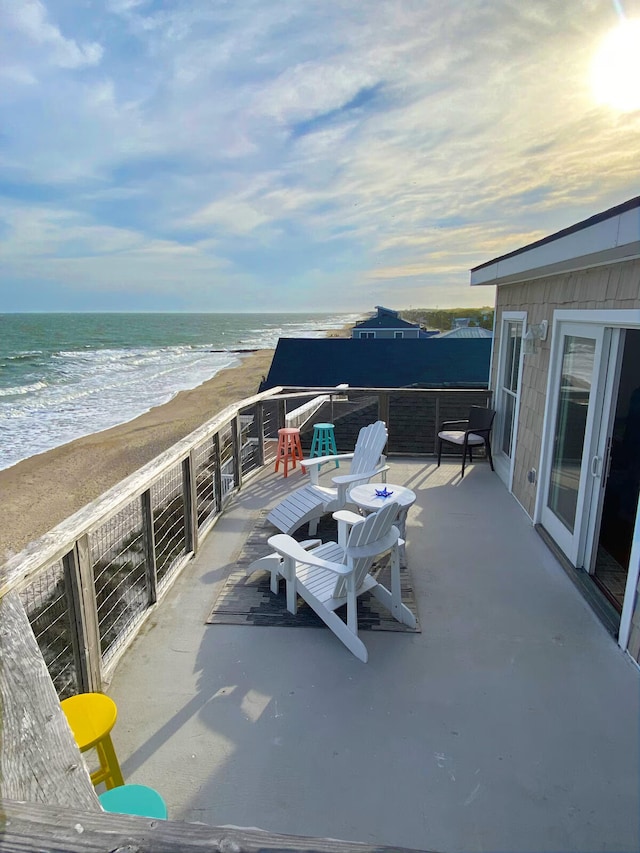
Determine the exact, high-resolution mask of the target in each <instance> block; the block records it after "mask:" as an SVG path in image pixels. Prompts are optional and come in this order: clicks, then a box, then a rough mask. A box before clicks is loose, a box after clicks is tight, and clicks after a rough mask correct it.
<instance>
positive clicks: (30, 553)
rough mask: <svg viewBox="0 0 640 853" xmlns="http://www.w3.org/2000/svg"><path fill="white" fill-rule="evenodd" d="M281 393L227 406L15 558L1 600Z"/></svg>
mask: <svg viewBox="0 0 640 853" xmlns="http://www.w3.org/2000/svg"><path fill="white" fill-rule="evenodd" d="M280 390H281V389H280V388H272V389H271V390H269V391H263V392H262V393H261V394H256V395H254V396H253V397H248V398H246V399H245V400H241V401H240V402H239V403H235V404H234V405H232V406H227V408H226V409H223V411H222V412H220V413H219V414H218V415H216V416H215V417H214V418H212V419H211V420H210V421H207V423H205V424H203V425H202V426H200V427H198V429H196V430H194V431H193V432H192V433H190V434H189V435H187V436H186V437H185V438H183V439H181V440H180V441H178V442H176V444H174V445H172V446H171V447H170V448H169V449H168V450H165V452H164V453H161V454H160V455H159V456H157V457H156V458H155V459H152V460H151V461H150V462H148V463H147V464H146V465H143V467H142V468H140V469H138V470H137V471H134V473H133V474H131V475H130V476H129V477H126V478H125V479H124V480H122V481H121V482H119V483H117V484H116V485H115V486H113V488H111V489H109V490H108V491H107V492H105V493H104V494H103V495H100V497H99V498H96V500H94V501H92V502H91V503H89V504H87V505H86V506H84V507H82V509H80V510H78V512H76V513H74V514H73V515H71V516H69V518H67V519H65V521H63V522H61V523H60V524H58V525H56V527H54V528H53V529H52V530H50V531H49V532H48V533H45V534H44V535H43V536H41V537H40V538H39V539H36V540H34V541H33V542H31V543H30V544H29V545H27V547H26V548H25V549H24V550H23V551H21V552H20V553H19V554H16V555H15V556H13V557H12V558H11V559H10V560H8V561H7V562H6V563H5V564H4V566H3V567H2V568H0V598H2V596H3V595H5V594H6V593H7V592H8V591H9V590H10V589H15V588H19V587H22V586H23V585H25V584H26V583H27V582H28V581H29V579H30V578H31V577H33V575H34V574H36V573H37V572H38V571H39V570H40V568H41V567H42V566H44V565H47V564H49V563H53V562H55V561H56V560H59V559H61V558H62V557H63V556H64V555H65V554H66V553H67V552H68V550H69V543H73V542H74V541H75V540H76V539H78V538H79V537H80V536H82V535H83V534H86V533H90V532H91V531H92V530H95V529H96V528H97V527H100V525H101V524H103V523H104V521H105V520H106V519H107V518H108V517H110V516H111V515H113V514H114V513H115V512H116V511H117V509H118V508H119V507H121V506H124V505H125V504H126V503H127V502H128V501H131V500H133V499H134V498H136V497H138V496H139V495H141V494H142V493H143V492H144V491H145V490H146V489H148V488H149V481H150V479H151V478H154V479H155V478H157V477H158V476H160V475H161V474H163V473H164V472H165V471H167V470H169V469H170V468H172V467H173V466H174V465H177V464H178V463H181V462H182V461H183V460H184V459H186V458H187V457H188V456H189V453H190V451H191V449H192V448H193V447H194V446H196V445H198V444H199V443H200V442H201V441H204V440H205V439H206V438H208V437H209V436H211V435H212V434H214V433H215V432H217V431H218V430H220V429H221V428H222V427H224V426H226V425H227V424H228V423H231V422H232V421H233V419H234V418H235V417H236V416H237V414H238V411H239V409H244V408H247V407H249V406H251V405H255V404H256V403H259V402H261V401H263V400H268V399H270V398H271V397H273V396H275V394H277V393H279V392H280Z"/></svg>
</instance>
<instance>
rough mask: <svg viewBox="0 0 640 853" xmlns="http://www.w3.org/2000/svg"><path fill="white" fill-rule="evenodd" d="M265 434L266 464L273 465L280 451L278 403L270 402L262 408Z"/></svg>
mask: <svg viewBox="0 0 640 853" xmlns="http://www.w3.org/2000/svg"><path fill="white" fill-rule="evenodd" d="M262 419H263V432H264V462H265V465H272V464H273V463H274V462H275V461H276V451H277V449H278V403H277V402H275V401H273V400H268V401H267V402H266V403H264V404H263V406H262Z"/></svg>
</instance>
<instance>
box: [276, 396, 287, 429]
mask: <svg viewBox="0 0 640 853" xmlns="http://www.w3.org/2000/svg"><path fill="white" fill-rule="evenodd" d="M286 425H287V401H286V399H285V398H284V397H281V398H280V399H279V400H278V429H282V428H283V427H285V426H286Z"/></svg>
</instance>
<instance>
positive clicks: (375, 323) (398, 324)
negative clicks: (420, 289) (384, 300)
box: [351, 305, 427, 340]
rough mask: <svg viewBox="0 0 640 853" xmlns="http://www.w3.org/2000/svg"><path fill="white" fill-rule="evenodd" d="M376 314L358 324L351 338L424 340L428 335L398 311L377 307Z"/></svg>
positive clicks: (352, 331)
mask: <svg viewBox="0 0 640 853" xmlns="http://www.w3.org/2000/svg"><path fill="white" fill-rule="evenodd" d="M376 312H377V313H376V314H375V315H374V316H373V317H369V319H368V320H363V321H362V322H361V323H356V324H355V326H354V327H353V329H352V330H351V337H352V338H355V339H359V340H362V339H365V338H376V339H379V338H410V339H413V338H422V337H427V335H426V333H425V332H423V330H422V329H421V328H420V326H419V325H417V324H416V323H409V322H408V321H407V320H403V319H402V318H401V317H400V316H399V314H398V312H397V311H393V310H392V309H391V308H383V307H382V305H376Z"/></svg>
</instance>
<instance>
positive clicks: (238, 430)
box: [231, 414, 242, 489]
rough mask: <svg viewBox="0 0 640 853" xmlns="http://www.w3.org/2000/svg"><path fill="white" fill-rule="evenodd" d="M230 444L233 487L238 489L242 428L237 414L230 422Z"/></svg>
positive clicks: (240, 480)
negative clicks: (231, 448)
mask: <svg viewBox="0 0 640 853" xmlns="http://www.w3.org/2000/svg"><path fill="white" fill-rule="evenodd" d="M231 443H232V445H233V485H234V486H235V488H236V489H239V488H240V487H241V486H242V426H241V425H240V415H239V414H238V415H236V416H235V418H234V419H233V421H232V422H231Z"/></svg>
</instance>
